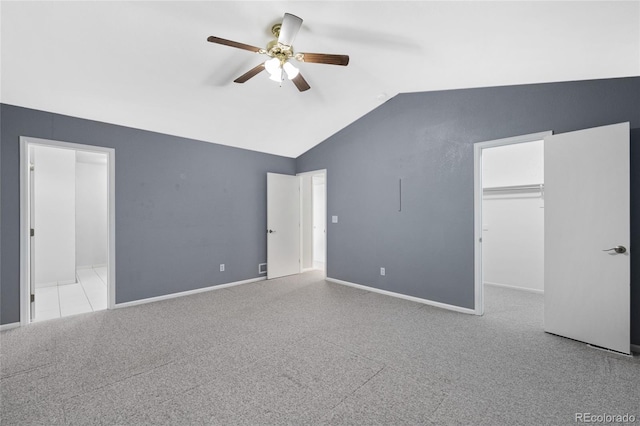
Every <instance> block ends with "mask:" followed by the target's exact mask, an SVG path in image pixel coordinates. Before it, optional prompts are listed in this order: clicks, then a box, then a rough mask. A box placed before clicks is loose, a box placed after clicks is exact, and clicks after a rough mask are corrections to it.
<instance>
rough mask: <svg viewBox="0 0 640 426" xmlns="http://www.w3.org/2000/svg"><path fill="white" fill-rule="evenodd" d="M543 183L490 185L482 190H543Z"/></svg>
mask: <svg viewBox="0 0 640 426" xmlns="http://www.w3.org/2000/svg"><path fill="white" fill-rule="evenodd" d="M543 190H544V184H543V183H537V184H534V185H512V186H492V187H489V188H483V189H482V192H502V191H543Z"/></svg>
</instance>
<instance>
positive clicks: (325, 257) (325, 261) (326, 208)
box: [296, 169, 329, 277]
mask: <svg viewBox="0 0 640 426" xmlns="http://www.w3.org/2000/svg"><path fill="white" fill-rule="evenodd" d="M316 175H324V208H325V215H324V218H325V219H324V220H325V222H324V229H325V232H324V276H325V277H326V276H327V266H328V261H329V258H328V257H327V252H328V247H327V231H328V228H327V221H328V216H327V211H328V206H327V169H320V170H313V171H310V172H303V173H298V174H296V176H299V177H300V178H302V176H316ZM312 203H313V201H312ZM312 210H313V209H312ZM300 217H301V218H302V217H303V216H302V194H301V195H300ZM302 238H303V233H302V232H300V261H301V262H302V259H303V249H304V248H303V241H302ZM300 265H301V266H300V268H302V263H300Z"/></svg>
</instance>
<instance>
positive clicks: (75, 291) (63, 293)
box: [58, 283, 92, 317]
mask: <svg viewBox="0 0 640 426" xmlns="http://www.w3.org/2000/svg"><path fill="white" fill-rule="evenodd" d="M58 292H59V296H60V314H61V315H62V316H63V317H64V316H67V315H74V314H79V313H84V312H91V311H92V309H91V305H90V304H89V300H88V299H87V296H86V295H85V293H84V290H83V289H82V285H81V284H79V283H78V284H69V285H61V286H59V287H58Z"/></svg>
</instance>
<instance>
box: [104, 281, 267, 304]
mask: <svg viewBox="0 0 640 426" xmlns="http://www.w3.org/2000/svg"><path fill="white" fill-rule="evenodd" d="M266 279H267V278H266V277H258V278H251V279H250V280H244V281H235V282H232V283H227V284H218V285H212V286H210V287H203V288H196V289H195V290H187V291H181V292H179V293H171V294H165V295H164V296H156V297H149V298H147V299H140V300H134V301H131V302H124V303H116V304H115V305H114V308H128V307H130V306H137V305H144V304H146V303H153V302H159V301H161V300H167V299H174V298H176V297H183V296H190V295H192V294H198V293H204V292H206V291H212V290H219V289H221V288H228V287H234V286H237V285H242V284H249V283H254V282H257V281H264V280H266Z"/></svg>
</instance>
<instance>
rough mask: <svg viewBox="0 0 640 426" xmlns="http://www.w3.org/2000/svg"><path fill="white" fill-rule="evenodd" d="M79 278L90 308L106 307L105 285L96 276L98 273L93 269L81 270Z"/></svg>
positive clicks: (98, 309)
mask: <svg viewBox="0 0 640 426" xmlns="http://www.w3.org/2000/svg"><path fill="white" fill-rule="evenodd" d="M78 272H80V271H78ZM79 278H80V284H81V285H82V288H83V289H84V292H85V294H86V296H87V298H88V299H89V303H90V304H91V308H92V309H93V310H94V311H100V310H103V309H107V286H106V284H105V283H104V282H102V280H101V279H100V278H99V277H98V274H97V273H96V272H95V271H94V270H91V271H89V272H83V273H82V274H81V275H79Z"/></svg>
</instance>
